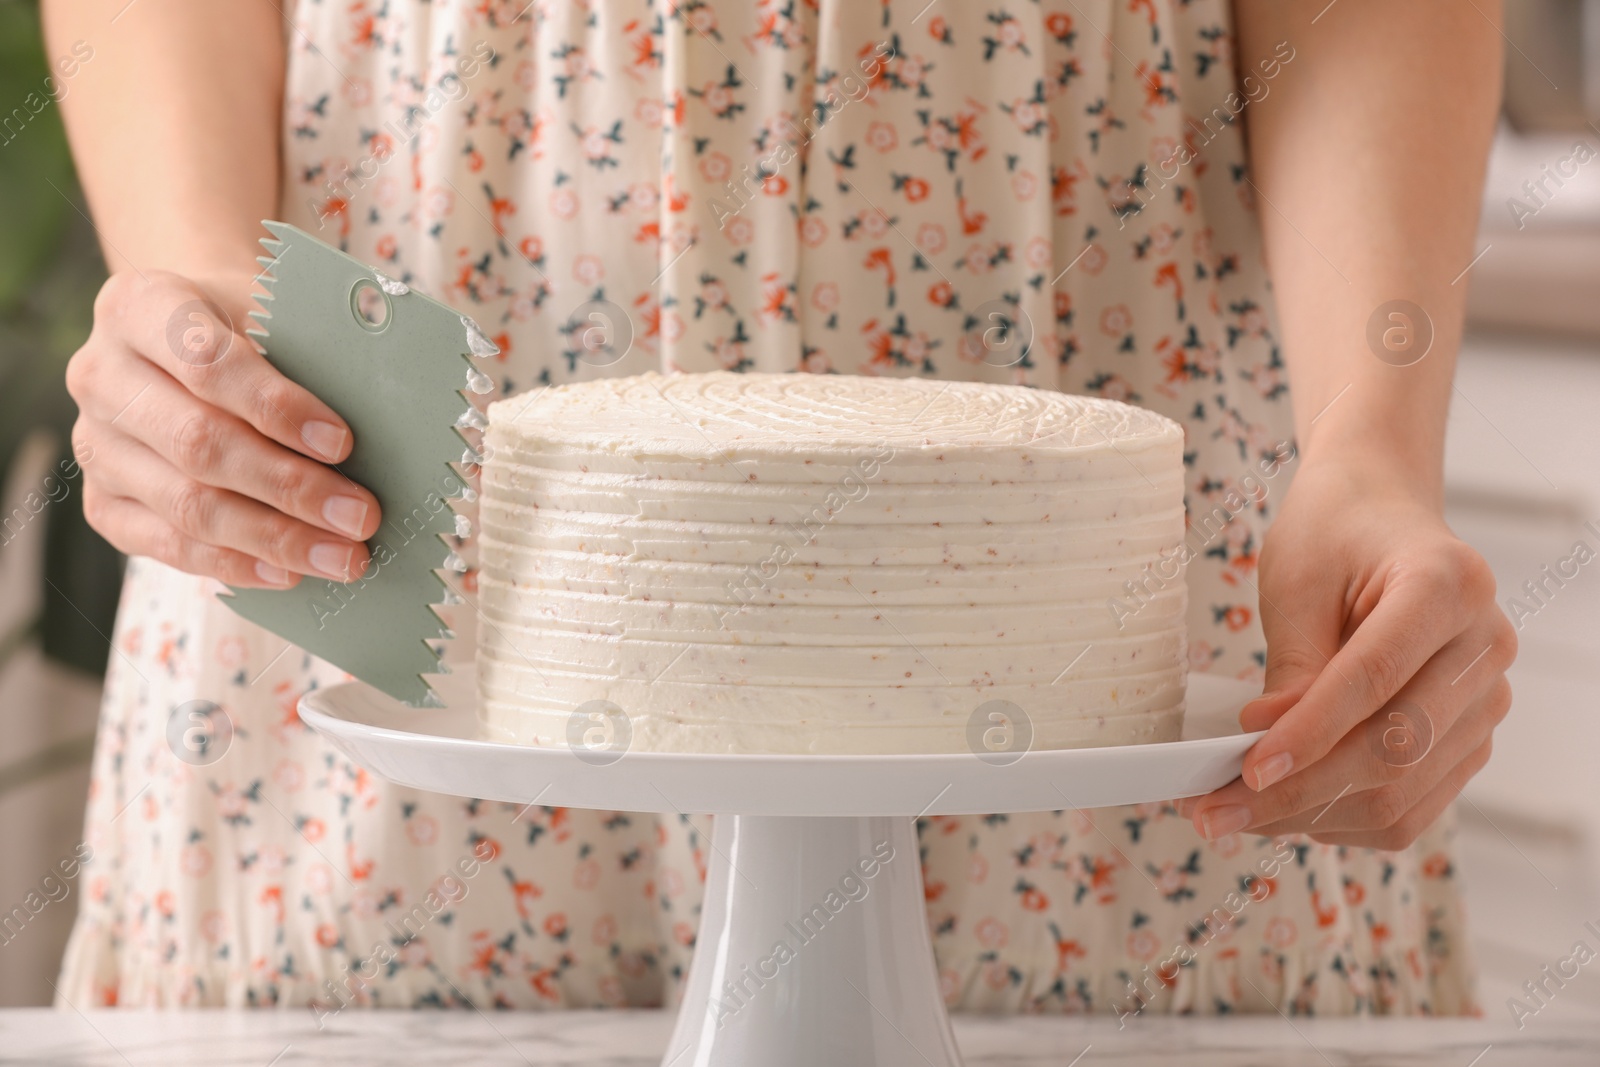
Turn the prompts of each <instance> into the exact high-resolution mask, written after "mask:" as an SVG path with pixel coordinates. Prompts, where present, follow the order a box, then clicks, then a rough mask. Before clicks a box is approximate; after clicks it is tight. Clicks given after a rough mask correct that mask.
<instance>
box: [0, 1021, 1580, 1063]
mask: <svg viewBox="0 0 1600 1067" xmlns="http://www.w3.org/2000/svg"><path fill="white" fill-rule="evenodd" d="M671 1028H672V1020H671V1017H670V1016H668V1015H666V1014H664V1013H661V1012H552V1013H548V1014H521V1013H510V1012H505V1013H498V1012H497V1013H494V1014H488V1015H486V1014H483V1013H480V1012H476V1011H472V1012H466V1011H461V1012H387V1011H385V1012H376V1011H370V1012H353V1011H352V1012H346V1013H344V1014H342V1015H340V1016H338V1017H336V1018H332V1019H327V1020H325V1021H324V1026H323V1028H322V1029H320V1030H319V1029H318V1027H317V1022H316V1019H315V1018H314V1017H313V1016H312V1014H311V1013H310V1012H309V1011H303V1010H291V1011H272V1010H262V1011H254V1012H245V1011H189V1012H168V1013H155V1012H141V1011H95V1012H75V1011H66V1010H64V1011H60V1012H55V1011H49V1010H47V1009H13V1010H6V1011H0V1064H13V1063H15V1064H24V1063H25V1064H29V1065H50V1067H147V1065H148V1067H155V1065H160V1067H187V1065H190V1064H193V1065H204V1067H319V1065H326V1067H368V1065H372V1067H378V1065H382V1067H407V1065H411V1064H416V1065H421V1064H427V1065H429V1067H438V1065H441V1064H453V1063H471V1064H474V1065H475V1067H499V1065H507V1067H512V1065H522V1067H527V1065H536V1067H546V1065H549V1067H557V1065H565V1067H657V1065H658V1064H659V1061H660V1054H661V1050H662V1049H664V1048H665V1047H666V1043H667V1038H668V1036H669V1035H670V1033H671ZM955 1029H956V1039H957V1041H958V1042H959V1043H960V1045H961V1048H962V1050H963V1052H964V1053H965V1055H966V1058H967V1064H968V1065H969V1067H1068V1065H1069V1064H1079V1065H1081V1067H1098V1065H1102V1064H1120V1065H1124V1067H1129V1065H1134V1064H1159V1065H1161V1067H1173V1065H1174V1064H1175V1063H1180V1062H1181V1063H1182V1064H1183V1067H1302V1065H1304V1067H1361V1065H1367V1064H1371V1065H1374V1067H1378V1065H1381V1067H1396V1065H1401V1064H1403V1065H1405V1067H1432V1065H1435V1064H1437V1065H1439V1067H1527V1065H1538V1067H1568V1065H1573V1067H1576V1065H1579V1064H1582V1065H1584V1067H1594V1065H1595V1064H1596V1063H1600V1025H1593V1024H1580V1023H1565V1022H1559V1021H1556V1020H1549V1021H1548V1023H1543V1024H1541V1023H1539V1022H1538V1020H1533V1021H1531V1022H1530V1023H1529V1024H1528V1026H1527V1028H1526V1029H1525V1030H1523V1031H1521V1032H1518V1031H1516V1030H1514V1029H1512V1028H1511V1027H1510V1026H1508V1025H1506V1024H1502V1023H1497V1022H1475V1021H1469V1020H1430V1019H1392V1020H1355V1019H1294V1020H1292V1021H1291V1020H1288V1019H1284V1018H1282V1017H1278V1016H1255V1017H1249V1018H1232V1019H1172V1018H1152V1019H1135V1020H1130V1021H1129V1023H1128V1026H1127V1027H1126V1029H1120V1030H1119V1029H1118V1026H1117V1020H1116V1019H1114V1018H1094V1019H1063V1018H1039V1017H1031V1018H1021V1019H1019V1018H975V1017H957V1019H956V1023H955ZM1075 1057H1077V1058H1075ZM818 1067H834V1065H826V1064H819V1065H818Z"/></svg>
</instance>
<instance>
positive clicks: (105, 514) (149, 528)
mask: <svg viewBox="0 0 1600 1067" xmlns="http://www.w3.org/2000/svg"><path fill="white" fill-rule="evenodd" d="M83 510H84V517H85V518H87V519H88V520H89V523H90V525H92V526H93V527H94V528H95V529H96V530H99V531H101V533H102V536H104V537H105V539H106V540H107V541H109V542H110V543H111V545H112V546H113V547H114V548H116V549H117V551H119V552H121V553H123V554H124V555H127V556H146V557H148V558H150V559H153V560H158V561H160V562H162V563H165V564H166V565H167V566H169V567H176V568H177V569H178V570H180V571H185V572H187V573H189V574H199V575H204V576H205V577H208V578H216V579H218V580H219V581H222V582H225V583H226V584H228V585H232V586H237V587H239V588H242V589H288V588H290V587H291V586H293V585H294V584H295V583H297V582H298V581H299V580H300V576H299V575H298V574H289V573H287V572H285V571H282V570H277V569H263V567H262V565H261V561H260V560H257V559H253V558H251V557H250V556H248V555H246V554H244V553H243V552H235V551H233V550H231V549H227V548H219V547H217V546H216V545H207V544H202V543H201V542H199V541H196V540H195V539H194V538H192V537H186V536H185V535H183V534H182V533H179V532H178V531H177V530H176V529H174V528H173V526H172V524H171V523H169V522H166V521H164V520H163V519H162V518H161V517H160V516H158V515H156V513H155V512H153V511H151V510H150V509H149V508H147V507H145V506H144V505H143V504H141V503H139V502H138V501H137V500H130V499H128V498H126V497H118V496H110V495H108V494H106V493H103V492H99V491H94V490H90V489H88V488H85V489H84V494H83Z"/></svg>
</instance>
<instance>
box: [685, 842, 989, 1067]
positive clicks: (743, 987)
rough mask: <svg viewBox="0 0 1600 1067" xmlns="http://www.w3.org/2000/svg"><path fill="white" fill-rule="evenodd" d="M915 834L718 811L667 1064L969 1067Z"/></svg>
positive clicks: (691, 1066) (712, 1066)
mask: <svg viewBox="0 0 1600 1067" xmlns="http://www.w3.org/2000/svg"><path fill="white" fill-rule="evenodd" d="M915 825H916V824H915V821H914V820H912V819H909V818H906V817H905V816H873V817H867V818H812V817H803V816H751V815H731V816H718V817H717V819H716V821H715V824H714V829H713V831H712V843H711V845H712V847H711V852H710V855H709V856H708V857H707V864H708V868H709V869H708V871H707V875H706V889H705V898H704V903H703V905H702V910H701V914H700V935H699V940H698V942H697V944H696V946H695V955H694V962H693V964H692V965H691V966H690V969H689V980H688V984H687V986H686V987H685V991H684V1000H683V1004H682V1007H681V1008H680V1009H679V1012H678V1024H677V1029H676V1030H675V1031H674V1032H673V1035H672V1041H671V1042H670V1043H669V1045H668V1047H667V1054H666V1056H665V1057H664V1058H663V1059H662V1067H752V1065H756V1064H759V1065H760V1067H820V1065H823V1064H826V1065H827V1067H959V1065H960V1063H961V1057H960V1054H959V1053H958V1052H957V1051H956V1045H955V1041H954V1040H953V1039H952V1038H951V1036H950V1022H949V1019H948V1018H947V1017H946V1015H945V1010H944V998H943V997H942V996H941V994H940V990H939V977H938V973H937V971H936V970H935V968H934V961H933V946H932V944H931V942H930V941H929V937H928V927H927V913H926V910H925V908H924V906H923V893H922V862H921V858H920V855H919V852H918V848H917V838H916V830H915Z"/></svg>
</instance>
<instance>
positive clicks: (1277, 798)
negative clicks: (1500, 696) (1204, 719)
mask: <svg viewBox="0 0 1600 1067" xmlns="http://www.w3.org/2000/svg"><path fill="white" fill-rule="evenodd" d="M1480 634H1481V630H1480V629H1475V630H1474V631H1472V633H1471V634H1469V635H1464V636H1463V637H1461V638H1458V639H1457V640H1455V641H1452V642H1451V643H1450V644H1449V645H1447V646H1445V648H1444V649H1442V650H1440V652H1439V654H1438V655H1437V656H1435V657H1433V659H1431V660H1429V661H1428V662H1427V663H1426V664H1425V665H1424V666H1423V668H1422V670H1420V671H1418V672H1417V674H1416V675H1415V676H1414V677H1413V678H1412V680H1411V681H1410V683H1408V684H1407V686H1406V687H1405V689H1403V690H1401V692H1400V693H1399V694H1398V695H1397V696H1396V697H1395V699H1394V700H1391V701H1390V702H1389V703H1388V704H1387V705H1385V706H1384V707H1383V708H1382V709H1380V710H1379V711H1378V713H1377V714H1375V715H1373V716H1372V717H1370V718H1368V719H1366V720H1364V721H1363V722H1360V723H1358V724H1356V727H1355V728H1354V729H1352V730H1351V731H1350V732H1349V733H1347V734H1345V735H1344V737H1342V738H1340V739H1339V740H1338V742H1336V743H1335V745H1334V747H1333V749H1332V750H1331V751H1329V752H1328V753H1327V754H1326V755H1324V756H1323V757H1322V758H1321V759H1318V760H1317V761H1316V762H1315V763H1312V764H1311V765H1309V766H1307V767H1305V768H1304V769H1303V770H1300V771H1297V772H1295V773H1293V774H1291V775H1289V777H1287V778H1284V779H1282V780H1280V781H1277V782H1274V783H1272V784H1270V785H1268V786H1266V787H1264V788H1252V787H1251V786H1250V785H1249V784H1248V783H1247V782H1246V781H1245V780H1244V779H1243V778H1242V777H1241V778H1236V779H1234V780H1233V781H1232V782H1229V783H1228V784H1227V785H1225V786H1223V787H1222V788H1220V789H1217V790H1214V791H1213V792H1211V793H1208V794H1206V795H1205V796H1202V797H1195V798H1193V799H1192V800H1190V801H1189V802H1188V803H1187V804H1185V805H1180V807H1179V809H1178V810H1179V812H1180V813H1181V814H1182V815H1184V816H1185V817H1186V818H1192V819H1193V820H1194V824H1195V827H1196V828H1197V829H1199V830H1200V831H1201V833H1202V834H1204V835H1205V836H1207V837H1211V836H1213V834H1212V832H1211V829H1215V828H1220V829H1217V833H1218V834H1227V833H1233V832H1235V831H1237V830H1239V829H1241V828H1245V827H1248V828H1252V829H1254V828H1255V827H1259V826H1265V825H1268V824H1270V823H1274V822H1276V821H1277V820H1282V819H1288V818H1291V817H1293V816H1295V815H1298V814H1301V813H1303V812H1307V811H1310V810H1313V809H1321V808H1323V807H1325V806H1326V805H1327V804H1329V803H1330V802H1332V801H1333V800H1334V799H1335V798H1336V797H1341V796H1347V795H1350V794H1352V793H1356V792H1360V791H1363V790H1367V789H1373V788H1376V787H1379V786H1384V785H1388V784H1390V783H1393V782H1397V781H1399V780H1400V779H1402V778H1404V777H1406V776H1407V775H1410V774H1412V773H1414V771H1415V769H1416V767H1417V765H1418V764H1419V763H1420V762H1421V761H1422V759H1423V758H1424V757H1425V756H1426V755H1428V753H1429V752H1430V751H1431V750H1432V749H1433V748H1434V747H1435V745H1436V743H1437V742H1438V741H1439V740H1441V739H1442V738H1444V737H1445V736H1446V735H1447V734H1449V733H1450V732H1452V731H1454V730H1455V728H1456V727H1457V725H1458V722H1459V720H1460V718H1461V716H1462V715H1463V713H1464V712H1465V711H1466V710H1467V709H1468V708H1469V707H1470V706H1471V705H1472V704H1473V702H1474V701H1477V700H1479V699H1480V697H1481V696H1482V695H1483V689H1482V687H1481V686H1477V685H1470V686H1469V685H1459V686H1458V685H1452V684H1451V683H1452V681H1459V680H1461V679H1462V677H1463V666H1464V665H1467V664H1469V663H1470V662H1471V660H1472V657H1473V655H1474V653H1473V652H1472V650H1473V649H1480V650H1481V646H1480V644H1479V640H1480V637H1479V635H1480ZM1501 681H1502V683H1503V681H1504V679H1503V677H1502V678H1501ZM1504 688H1505V692H1506V694H1507V695H1506V698H1505V699H1506V706H1507V707H1509V706H1510V697H1509V691H1510V690H1509V686H1506V687H1504ZM1502 714H1503V712H1502ZM1264 740H1265V739H1263V742H1264ZM1478 740H1481V738H1479V739H1478ZM1263 742H1257V743H1258V744H1261V743H1263ZM1473 743H1474V744H1475V743H1476V741H1474V742H1473ZM1458 755H1459V753H1458ZM1245 811H1248V813H1249V818H1248V821H1244V819H1245V816H1244V814H1243V813H1244V812H1245ZM1286 832H1287V831H1286Z"/></svg>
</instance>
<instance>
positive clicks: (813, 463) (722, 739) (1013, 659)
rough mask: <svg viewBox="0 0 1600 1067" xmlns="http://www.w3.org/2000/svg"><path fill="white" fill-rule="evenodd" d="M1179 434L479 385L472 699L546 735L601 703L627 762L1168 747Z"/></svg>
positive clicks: (749, 391)
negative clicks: (496, 391)
mask: <svg viewBox="0 0 1600 1067" xmlns="http://www.w3.org/2000/svg"><path fill="white" fill-rule="evenodd" d="M1182 447H1183V434H1182V431H1181V429H1180V428H1179V427H1178V425H1177V424H1176V423H1174V422H1172V421H1171V420H1169V419H1166V418H1163V417H1162V416H1160V415H1157V414H1155V413H1153V412H1150V411H1146V410H1144V409H1141V408H1137V407H1131V406H1129V405H1126V404H1120V403H1117V402H1114V401H1109V400H1102V399H1096V398H1089V397H1080V396H1072V395H1067V394H1062V393H1054V392H1044V391H1040V390H1034V389H1027V388H1022V387H1017V386H1001V385H986V384H979V383H971V382H945V381H936V380H926V379H919V378H910V379H890V378H876V377H857V376H841V375H809V374H730V373H722V372H717V373H708V374H688V375H670V376H662V375H657V374H647V375H640V376H636V377H629V378H612V379H603V380H598V381H590V382H584V383H580V384H574V385H563V386H558V387H553V388H548V389H544V390H542V391H540V392H538V393H536V394H533V395H532V396H528V397H511V398H509V399H506V400H501V401H499V402H497V403H495V404H493V405H491V406H490V408H489V410H488V429H487V431H486V432H485V437H484V446H483V454H484V462H483V478H482V497H481V510H480V516H479V523H480V527H481V539H480V544H479V553H480V557H479V575H478V582H479V587H478V607H479V609H480V615H479V626H478V632H479V648H478V664H477V673H478V690H479V715H480V717H481V718H482V720H483V722H484V724H485V726H486V728H487V730H488V732H489V734H490V736H492V737H495V738H497V739H500V740H505V741H511V742H516V743H521V744H527V745H566V744H568V743H569V740H570V739H571V738H572V737H573V736H574V735H573V733H572V728H573V724H574V723H575V722H578V723H581V722H582V721H584V719H583V717H584V716H592V713H593V709H594V708H597V707H600V708H606V709H609V710H608V711H607V714H608V715H612V716H617V715H620V716H624V717H625V721H626V729H627V731H628V733H629V737H628V744H629V746H630V747H631V749H632V750H634V751H693V752H738V753H933V752H962V751H967V750H969V749H970V750H973V751H977V749H976V748H974V743H975V739H976V738H978V737H980V736H987V731H988V729H989V724H991V723H1000V724H1001V725H1002V726H1003V727H1004V730H1005V731H1007V736H1009V731H1011V730H1012V729H1013V728H1016V729H1020V730H1022V731H1023V732H1025V734H1026V735H1027V737H1026V742H1027V744H1028V745H1030V746H1031V747H1032V748H1064V747H1090V746H1102V745H1125V744H1136V743H1142V742H1153V741H1166V740H1176V739H1177V738H1178V736H1179V734H1180V731H1181V725H1182V717H1183V698H1184V681H1185V669H1186V664H1187V656H1186V652H1185V648H1184V628H1183V616H1184V608H1185V592H1184V587H1183V582H1182V579H1181V575H1177V576H1176V577H1174V574H1173V568H1172V567H1171V566H1164V564H1170V562H1171V561H1172V560H1173V559H1175V558H1176V557H1177V554H1178V552H1179V548H1180V545H1181V542H1182V538H1183V534H1184V512H1183V461H1182ZM1135 594H1136V595H1135ZM997 709H998V710H999V711H1000V712H1001V713H1002V717H1001V718H996V711H997ZM575 716H577V718H575ZM1019 717H1020V722H1018V721H1017V720H1018V719H1019ZM1012 743H1014V742H1012ZM985 744H986V745H987V742H985ZM987 747H991V748H992V747H994V746H987Z"/></svg>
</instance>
